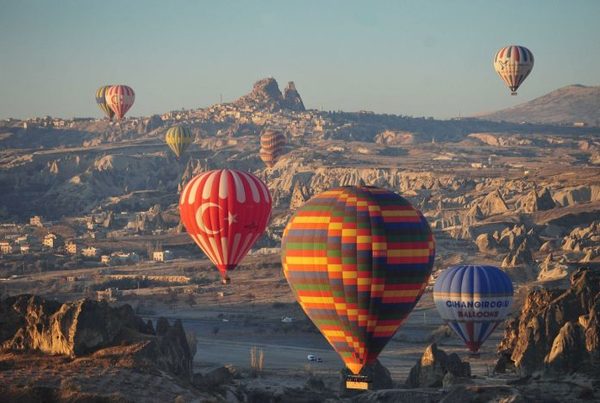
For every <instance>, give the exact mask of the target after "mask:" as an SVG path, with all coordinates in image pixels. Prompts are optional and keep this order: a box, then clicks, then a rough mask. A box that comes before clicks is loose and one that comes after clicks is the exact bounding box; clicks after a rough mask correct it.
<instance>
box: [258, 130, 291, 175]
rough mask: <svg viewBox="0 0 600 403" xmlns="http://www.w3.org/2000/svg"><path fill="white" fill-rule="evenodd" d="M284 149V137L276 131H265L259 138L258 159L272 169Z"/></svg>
mask: <svg viewBox="0 0 600 403" xmlns="http://www.w3.org/2000/svg"><path fill="white" fill-rule="evenodd" d="M284 148H285V136H284V135H283V133H281V132H280V131H278V130H273V129H267V130H265V131H263V133H262V134H261V136H260V159H261V160H262V161H263V162H264V163H265V165H266V166H267V167H269V168H272V167H273V166H274V165H275V163H276V162H277V160H278V159H279V157H281V155H282V154H283V151H284Z"/></svg>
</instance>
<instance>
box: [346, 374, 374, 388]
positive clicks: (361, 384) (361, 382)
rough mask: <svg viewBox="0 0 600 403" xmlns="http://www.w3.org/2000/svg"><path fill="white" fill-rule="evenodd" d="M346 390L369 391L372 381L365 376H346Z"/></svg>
mask: <svg viewBox="0 0 600 403" xmlns="http://www.w3.org/2000/svg"><path fill="white" fill-rule="evenodd" d="M346 389H357V390H369V389H371V379H370V378H369V377H368V376H364V375H348V376H346Z"/></svg>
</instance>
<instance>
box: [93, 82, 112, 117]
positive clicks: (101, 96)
mask: <svg viewBox="0 0 600 403" xmlns="http://www.w3.org/2000/svg"><path fill="white" fill-rule="evenodd" d="M110 87H111V86H110V85H103V86H102V87H100V88H98V90H97V91H96V103H97V104H98V107H99V108H100V109H102V112H104V114H105V115H106V116H107V117H108V120H112V118H113V116H115V113H114V112H113V110H112V109H110V108H109V107H108V105H107V104H106V97H105V95H106V90H107V89H109V88H110Z"/></svg>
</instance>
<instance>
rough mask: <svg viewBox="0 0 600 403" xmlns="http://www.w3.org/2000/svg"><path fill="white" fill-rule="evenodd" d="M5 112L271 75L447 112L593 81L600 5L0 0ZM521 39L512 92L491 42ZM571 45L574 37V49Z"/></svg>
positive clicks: (197, 98) (154, 103)
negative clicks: (121, 87) (122, 91)
mask: <svg viewBox="0 0 600 403" xmlns="http://www.w3.org/2000/svg"><path fill="white" fill-rule="evenodd" d="M0 7H1V10H2V13H0V54H2V58H1V59H0V85H1V87H2V88H3V91H2V92H0V118H7V117H14V118H29V117H33V116H43V115H51V116H58V117H65V118H71V117H75V116H82V117H101V113H100V111H99V110H98V108H97V106H96V104H95V101H94V93H95V90H96V89H97V87H98V86H100V85H103V84H110V83H123V84H128V85H130V86H131V87H133V88H134V90H135V91H136V103H135V105H134V107H133V108H132V109H131V111H130V113H129V114H130V115H131V116H142V115H150V114H154V113H164V112H167V111H171V110H176V109H181V108H185V109H194V108H201V107H206V106H209V105H211V104H214V103H218V102H219V98H220V96H221V95H222V96H223V101H224V102H229V101H232V100H234V99H236V98H238V97H239V96H241V95H244V94H246V93H248V92H249V91H250V89H251V88H252V84H253V83H254V82H255V81H256V80H258V79H261V78H264V77H269V76H272V77H274V78H276V79H277V81H278V82H279V85H280V88H282V89H283V87H285V85H286V83H287V81H294V82H295V83H296V86H297V88H298V91H299V92H300V94H301V96H302V98H303V100H304V103H305V105H306V107H307V108H311V109H324V110H345V111H358V110H370V111H374V112H377V113H393V114H404V115H413V116H434V117H436V118H450V117H454V116H459V115H462V116H471V115H475V114H478V113H482V112H486V111H494V110H497V109H500V108H505V107H509V106H513V105H516V104H519V103H523V102H525V101H528V100H530V99H533V98H536V97H538V96H541V95H543V94H545V93H548V92H550V91H552V90H555V89H557V88H559V87H563V86H566V85H571V84H582V85H599V84H600V79H599V77H598V70H597V66H598V65H600V40H599V39H600V26H599V25H598V24H597V21H598V17H599V16H600V2H595V1H576V2H570V3H566V2H558V1H532V2H526V3H524V2H517V1H505V2H502V3H498V4H496V3H494V4H491V3H480V2H468V1H457V2H452V3H450V2H443V1H430V2H427V3H402V4H397V3H396V2H380V3H377V4H376V5H371V4H370V5H369V6H366V5H364V4H361V3H360V2H355V1H350V2H338V1H330V2H305V3H302V4H291V3H286V4H280V3H278V2H268V1H261V2H257V3H245V2H226V3H224V2H215V3H209V2H202V3H197V2H187V1H176V2H172V3H168V7H165V6H164V4H163V3H160V2H155V1H147V2H141V1H130V2H126V3H124V4H120V3H119V2H115V1H106V2H102V3H93V2H75V1H73V2H62V3H60V4H55V3H50V2H44V1H38V2H27V3H25V2H9V1H0ZM513 43H515V44H520V45H524V46H527V47H528V48H529V49H531V50H532V52H533V53H534V55H535V66H534V69H533V72H532V74H531V76H530V77H529V78H528V79H527V81H526V82H525V83H524V84H523V86H522V87H521V88H520V89H519V96H518V97H511V96H510V95H509V91H508V89H507V88H506V87H505V86H504V83H502V81H501V80H500V79H499V78H498V77H497V75H496V73H495V72H494V71H493V68H492V58H493V55H494V53H495V52H496V51H497V50H498V48H500V47H502V46H504V45H507V44H513ZM574 44H576V46H574Z"/></svg>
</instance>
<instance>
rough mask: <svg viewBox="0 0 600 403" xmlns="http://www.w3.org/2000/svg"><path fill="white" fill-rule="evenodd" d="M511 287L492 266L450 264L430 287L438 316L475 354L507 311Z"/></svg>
mask: <svg viewBox="0 0 600 403" xmlns="http://www.w3.org/2000/svg"><path fill="white" fill-rule="evenodd" d="M512 299H513V286H512V282H511V280H510V278H509V277H508V275H506V273H504V272H503V271H502V270H500V269H499V268H497V267H494V266H453V267H449V268H448V269H446V270H444V271H443V272H442V273H441V274H440V276H439V277H438V278H437V280H436V282H435V285H434V287H433V300H434V301H435V305H436V307H437V309H438V312H439V313H440V316H441V317H442V319H444V321H446V323H447V324H448V326H450V328H451V329H452V330H454V332H455V333H456V334H457V335H458V336H459V337H460V338H461V339H462V340H463V341H464V342H465V344H466V345H467V348H468V349H469V350H471V351H472V352H473V353H476V352H477V351H478V350H479V348H480V347H481V345H482V344H483V342H484V341H485V340H486V339H487V338H488V337H489V335H490V334H491V333H492V332H493V331H494V329H496V327H497V326H498V325H499V324H500V323H502V322H503V321H504V319H505V318H506V315H507V314H508V313H509V311H510V306H511V303H512Z"/></svg>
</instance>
